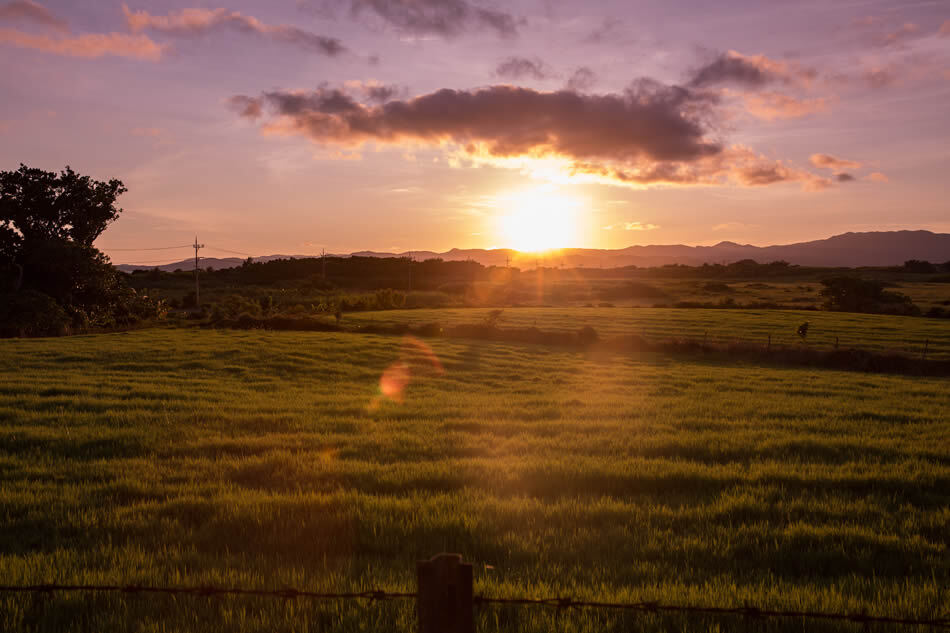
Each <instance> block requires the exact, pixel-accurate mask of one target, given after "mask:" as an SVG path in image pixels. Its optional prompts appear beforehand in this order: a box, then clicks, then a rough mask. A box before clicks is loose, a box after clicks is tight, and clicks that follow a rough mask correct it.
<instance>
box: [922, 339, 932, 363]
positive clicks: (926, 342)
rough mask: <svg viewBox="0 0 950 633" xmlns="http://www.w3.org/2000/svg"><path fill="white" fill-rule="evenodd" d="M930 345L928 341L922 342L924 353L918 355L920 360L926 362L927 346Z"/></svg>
mask: <svg viewBox="0 0 950 633" xmlns="http://www.w3.org/2000/svg"><path fill="white" fill-rule="evenodd" d="M928 345H930V339H926V340H925V341H924V351H923V353H922V354H921V355H920V360H927V346H928Z"/></svg>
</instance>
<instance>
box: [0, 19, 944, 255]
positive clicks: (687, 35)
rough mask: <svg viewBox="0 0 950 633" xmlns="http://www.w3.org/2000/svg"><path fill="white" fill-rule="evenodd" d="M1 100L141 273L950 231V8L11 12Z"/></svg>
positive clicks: (5, 120)
mask: <svg viewBox="0 0 950 633" xmlns="http://www.w3.org/2000/svg"><path fill="white" fill-rule="evenodd" d="M0 94H2V96H3V98H2V99H0V169H3V170H8V169H15V168H16V167H17V166H18V164H19V163H20V162H23V163H26V164H27V165H29V166H32V167H41V168H44V169H48V170H57V171H58V170H59V169H62V168H63V167H64V166H65V165H66V164H69V165H71V166H72V167H73V168H74V169H75V170H77V171H79V172H80V173H83V174H88V175H90V176H92V177H94V178H98V179H109V178H113V177H115V178H119V179H121V180H123V181H124V182H125V184H126V186H127V187H128V188H129V192H128V193H127V194H125V195H124V196H123V197H122V198H121V199H120V202H121V206H122V207H123V208H124V209H125V212H124V213H123V215H122V217H121V218H120V219H119V220H118V221H117V222H116V223H115V224H114V225H113V226H112V227H111V228H110V229H109V230H108V231H107V232H106V233H105V234H104V235H103V237H102V238H100V240H99V241H98V243H97V244H98V246H99V247H100V248H102V249H103V250H104V251H105V252H106V253H107V254H110V255H111V256H112V258H113V261H116V262H119V263H123V262H125V263H151V262H156V261H172V260H175V259H181V258H183V257H185V256H187V254H188V252H187V249H184V250H182V251H168V253H166V252H161V251H142V252H140V253H137V252H135V251H128V250H119V249H134V248H156V247H164V246H176V245H183V244H187V243H189V242H190V241H191V240H192V239H193V238H194V236H195V235H196V234H197V235H198V237H199V240H200V241H202V242H204V243H207V244H213V245H215V246H216V247H218V248H224V249H230V250H232V251H234V252H244V253H250V254H253V255H265V254H272V253H286V254H315V253H319V252H320V250H321V249H324V248H325V249H326V250H327V251H328V252H351V251H356V250H363V249H372V250H381V251H404V250H422V249H426V250H439V251H441V250H447V249H449V248H452V247H459V248H492V247H514V248H523V249H535V248H548V247H552V246H580V247H595V248H619V247H622V246H628V245H631V244H671V243H686V244H712V243H716V242H719V241H722V240H731V241H737V242H742V243H753V244H760V245H765V244H776V243H788V242H794V241H801V240H808V239H817V238H823V237H828V236H830V235H832V234H836V233H842V232H846V231H870V230H893V229H897V228H912V229H918V228H923V229H930V230H934V231H943V232H950V205H948V202H947V201H948V199H950V184H948V181H950V2H947V1H946V0H936V1H932V2H927V1H921V2H917V1H911V0H907V1H903V2H899V1H897V0H888V1H876V0H802V1H795V2H786V1H779V0H742V1H739V0H724V1H722V2H715V3H710V2H705V1H699V0H695V1H683V0H671V1H669V2H663V3H655V2H647V1H640V2H637V1H616V2H607V1H605V2H595V1H590V2H568V1H566V0H562V1H558V0H547V1H545V0H535V1H526V2H505V3H502V2H488V1H476V0H393V1H389V2H387V1H385V0H274V1H272V2H266V3H265V2H247V1H244V2H241V1H237V0H234V1H232V2H229V3H228V4H226V5H221V4H218V3H217V2H213V3H205V2H194V1H191V2H144V1H142V0H140V1H138V2H136V1H135V0H130V1H129V3H128V4H123V3H122V2H112V1H111V0H95V1H92V2H75V1H64V0H48V1H46V2H42V3H37V2H31V1H29V0H13V1H12V2H10V1H7V2H4V1H3V0H0ZM166 254H167V256H166ZM202 254H204V255H207V256H217V257H226V256H228V253H226V252H223V251H210V250H209V251H205V252H203V253H202ZM179 255H180V256H179Z"/></svg>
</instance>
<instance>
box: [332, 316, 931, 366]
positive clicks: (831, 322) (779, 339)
mask: <svg viewBox="0 0 950 633" xmlns="http://www.w3.org/2000/svg"><path fill="white" fill-rule="evenodd" d="M491 312H492V309H489V308H458V309H451V308H446V309H431V310H426V309H420V310H384V311H379V312H353V313H349V314H347V315H346V316H345V317H344V321H343V323H344V325H354V324H355V325H360V324H367V323H374V324H396V323H408V324H413V325H421V324H424V323H439V324H441V325H442V326H452V325H461V324H470V323H477V322H479V321H483V320H484V319H485V318H486V317H487V316H488V315H489V314H490V313H491ZM805 321H808V322H809V330H808V337H807V345H810V346H813V347H818V348H820V349H829V348H831V347H833V346H834V345H835V341H836V339H837V342H838V345H840V346H841V347H855V348H859V349H866V350H870V351H875V352H898V353H901V354H909V355H919V354H921V352H922V351H923V348H924V342H925V341H929V343H928V344H927V357H928V358H944V359H946V358H950V322H948V321H946V320H942V319H922V318H919V317H905V316H884V315H873V314H858V313H853V312H825V311H807V310H803V311H797V310H723V309H699V308H692V309H670V308H630V307H609V308H583V307H569V308H568V307H558V308H551V307H518V308H505V309H504V311H503V312H502V314H501V319H500V322H499V325H500V326H501V327H519V328H523V327H538V328H539V329H541V330H545V331H548V330H577V329H578V328H581V327H584V326H588V325H589V326H591V327H593V328H594V329H595V330H597V332H598V333H599V334H600V335H601V336H615V335H621V334H638V335H640V336H643V337H644V338H646V339H648V340H657V341H662V340H665V339H670V338H692V339H695V340H702V339H703V337H704V336H706V337H707V338H708V340H709V342H711V343H713V342H720V343H729V342H732V341H736V340H740V341H748V342H756V343H761V344H763V345H765V344H766V341H767V340H768V337H769V336H771V337H772V344H773V345H801V344H802V342H801V339H800V338H799V337H798V335H797V334H796V329H797V328H798V326H799V325H800V324H802V323H804V322H805Z"/></svg>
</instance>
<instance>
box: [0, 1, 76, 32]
mask: <svg viewBox="0 0 950 633" xmlns="http://www.w3.org/2000/svg"><path fill="white" fill-rule="evenodd" d="M0 20H9V21H11V22H34V23H36V24H42V25H43V26H48V27H50V28H53V29H56V30H57V31H63V32H65V31H68V30H69V26H68V25H67V24H66V20H63V19H62V18H60V17H57V16H56V15H55V14H54V13H53V12H52V11H50V10H49V9H47V8H46V7H44V6H43V5H41V4H38V3H36V2H33V1H32V0H12V1H11V2H6V3H4V4H0Z"/></svg>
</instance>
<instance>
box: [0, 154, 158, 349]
mask: <svg viewBox="0 0 950 633" xmlns="http://www.w3.org/2000/svg"><path fill="white" fill-rule="evenodd" d="M125 191H126V189H125V186H124V185H123V184H122V182H121V181H119V180H115V179H113V180H110V181H108V182H101V181H98V180H92V179H91V178H89V177H88V176H80V175H79V174H77V173H76V172H74V171H73V170H72V169H70V168H69V167H66V169H65V170H63V171H62V172H60V173H59V174H56V173H54V172H48V171H43V170H41V169H33V168H30V167H27V166H26V165H23V164H21V165H20V168H19V169H17V170H16V171H4V172H0V293H2V292H4V291H6V292H8V293H10V294H8V295H7V296H6V297H5V298H3V299H2V300H0V301H3V302H4V303H6V304H7V309H6V310H5V311H4V312H3V314H2V315H0V317H2V318H3V319H4V325H7V326H10V327H7V328H6V329H5V331H6V332H11V331H12V332H17V331H18V332H27V333H29V334H55V333H60V330H63V329H68V326H69V325H72V326H87V325H121V324H123V323H126V322H128V321H131V320H135V319H137V318H139V317H140V316H141V315H142V314H143V313H148V312H150V311H151V310H152V308H155V307H156V305H148V304H149V303H150V302H148V301H147V300H143V298H141V297H138V296H137V295H136V293H135V292H134V291H133V290H131V289H129V288H128V287H127V286H126V285H125V283H124V280H123V278H121V277H120V274H119V273H118V272H116V270H115V269H114V268H113V267H112V265H111V263H110V262H109V260H108V258H107V257H106V256H105V255H103V254H102V253H101V252H100V251H99V250H97V249H96V248H95V247H94V246H93V245H92V244H93V242H94V241H95V240H96V238H97V237H99V235H101V234H102V232H103V231H104V230H105V229H106V227H107V226H108V225H109V224H110V223H111V222H113V221H114V220H115V219H116V218H117V217H118V216H119V214H120V213H121V212H122V209H119V208H117V207H116V206H115V202H116V198H117V197H118V196H119V195H121V194H122V193H124V192H125ZM21 291H22V292H21ZM29 293H32V294H29ZM36 293H39V294H41V295H45V296H46V297H48V298H49V299H50V300H51V301H52V302H53V303H54V304H55V305H57V306H59V310H52V312H55V315H53V316H50V315H41V314H39V313H40V312H43V311H44V310H45V311H46V312H50V311H51V310H46V308H43V306H47V307H48V306H49V305H50V304H49V302H48V301H45V300H42V299H40V298H38V297H37V296H36ZM26 294H29V296H24V295H26ZM60 313H64V314H66V315H68V317H69V320H70V321H71V323H67V324H61V323H59V321H60V320H61V319H60ZM46 316H50V318H45V317H46ZM54 317H55V318H54ZM35 319H39V321H41V322H46V321H50V322H55V323H54V324H53V325H51V326H50V327H46V328H39V329H37V328H34V327H32V326H30V322H31V321H32V320H35ZM61 326H62V327H61Z"/></svg>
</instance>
